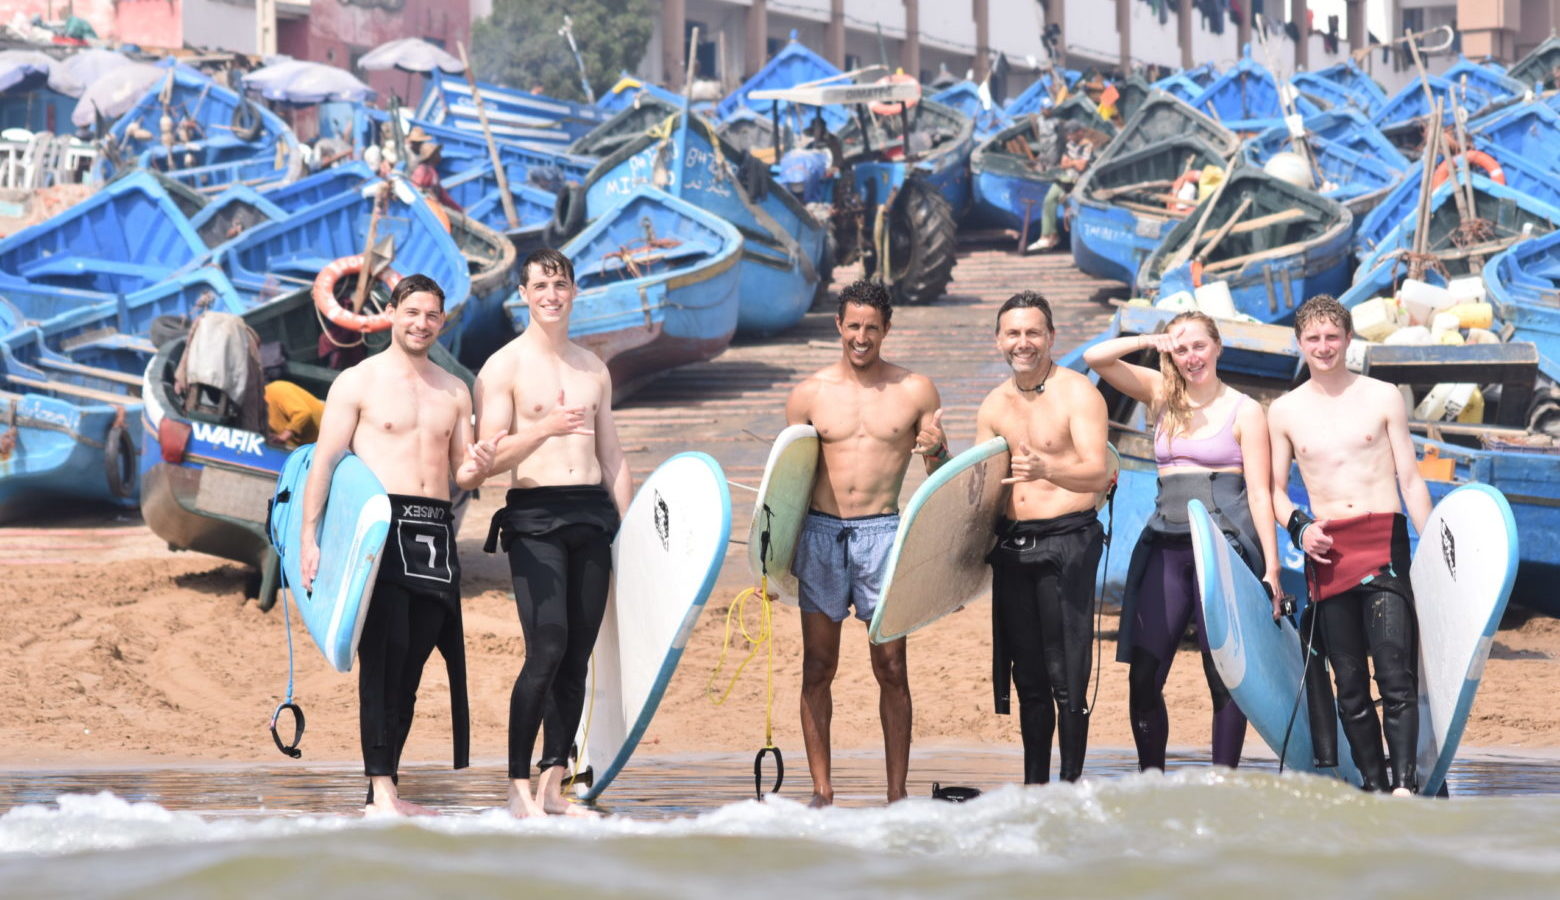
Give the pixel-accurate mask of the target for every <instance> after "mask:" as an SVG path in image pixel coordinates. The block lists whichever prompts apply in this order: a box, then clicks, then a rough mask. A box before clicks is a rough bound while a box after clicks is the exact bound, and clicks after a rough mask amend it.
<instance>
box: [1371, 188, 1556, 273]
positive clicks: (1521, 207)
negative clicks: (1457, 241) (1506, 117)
mask: <svg viewBox="0 0 1560 900" xmlns="http://www.w3.org/2000/svg"><path fill="white" fill-rule="evenodd" d="M1404 184H1405V186H1406V185H1407V181H1405V183H1404ZM1453 187H1454V183H1453V181H1452V180H1451V179H1447V181H1445V182H1444V183H1442V185H1441V186H1440V187H1438V188H1436V189H1435V191H1434V192H1433V193H1432V194H1431V195H1430V233H1431V235H1443V234H1450V233H1451V232H1452V231H1453V230H1454V229H1455V228H1456V226H1457V224H1458V223H1459V222H1461V221H1462V217H1461V214H1460V213H1459V211H1458V209H1457V205H1456V202H1455V199H1454V196H1453ZM1403 190H1404V188H1403V187H1400V188H1399V189H1398V190H1397V191H1394V192H1393V196H1391V197H1389V198H1388V199H1387V201H1386V202H1383V203H1382V205H1381V206H1380V207H1377V209H1376V210H1375V212H1373V213H1372V214H1371V222H1370V224H1371V226H1372V227H1373V228H1377V229H1379V228H1381V227H1387V226H1390V228H1389V230H1388V231H1387V233H1386V234H1385V235H1384V236H1383V237H1381V238H1380V240H1378V241H1377V242H1375V243H1374V244H1373V245H1371V246H1369V247H1362V248H1361V249H1360V250H1359V251H1357V253H1358V255H1359V256H1360V271H1362V272H1365V271H1369V270H1370V269H1371V268H1374V267H1375V265H1376V262H1377V261H1378V260H1381V259H1385V258H1387V257H1390V256H1395V255H1398V254H1401V253H1403V252H1404V251H1405V250H1406V249H1407V248H1408V247H1410V246H1411V245H1412V243H1413V238H1414V229H1415V227H1416V223H1417V222H1418V219H1419V213H1418V210H1417V209H1414V208H1412V207H1411V206H1410V205H1408V204H1406V203H1404V202H1403V198H1401V197H1399V196H1398V195H1399V193H1400V192H1402V191H1403ZM1417 191H1418V188H1417V185H1416V187H1415V194H1416V195H1417ZM1473 192H1474V208H1475V210H1476V211H1477V213H1478V216H1479V218H1481V219H1484V220H1486V221H1488V222H1489V223H1490V224H1491V225H1492V226H1493V227H1494V228H1495V231H1496V233H1497V234H1500V235H1509V236H1514V235H1517V234H1518V233H1521V232H1523V231H1526V233H1528V234H1530V235H1536V234H1547V233H1549V232H1550V231H1552V230H1554V228H1555V226H1556V225H1557V224H1560V206H1556V205H1553V204H1550V203H1546V202H1545V201H1544V200H1543V199H1541V198H1539V197H1535V196H1534V195H1533V194H1530V193H1528V192H1526V191H1522V190H1518V189H1516V188H1514V187H1511V186H1508V185H1504V184H1496V183H1495V182H1493V181H1491V180H1489V179H1488V178H1485V177H1484V176H1483V175H1480V174H1478V173H1474V175H1473ZM1388 203H1392V204H1393V208H1395V209H1398V210H1399V211H1400V212H1399V214H1398V217H1397V218H1396V219H1395V220H1393V219H1385V220H1382V219H1379V218H1378V216H1383V215H1387V214H1389V213H1387V212H1386V211H1387V210H1388V209H1389V208H1388V205H1387V204H1388ZM1360 237H1361V238H1362V239H1363V238H1364V237H1365V234H1364V232H1363V231H1362V232H1361V235H1360ZM1434 249H1436V248H1435V247H1434V246H1432V251H1433V250H1434ZM1443 265H1449V266H1451V267H1452V274H1453V275H1454V276H1455V275H1457V274H1460V273H1461V271H1462V270H1463V269H1462V267H1465V266H1466V261H1457V260H1454V261H1451V262H1449V263H1443Z"/></svg>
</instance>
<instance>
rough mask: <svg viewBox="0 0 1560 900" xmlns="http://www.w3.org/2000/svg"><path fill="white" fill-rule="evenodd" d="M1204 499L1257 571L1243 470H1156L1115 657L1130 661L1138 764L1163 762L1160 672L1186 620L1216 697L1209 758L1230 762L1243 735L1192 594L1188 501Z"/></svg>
mask: <svg viewBox="0 0 1560 900" xmlns="http://www.w3.org/2000/svg"><path fill="white" fill-rule="evenodd" d="M1194 499H1195V500H1201V501H1202V503H1203V505H1204V506H1205V507H1207V509H1208V513H1209V515H1210V517H1211V518H1212V519H1213V522H1214V525H1216V526H1217V527H1218V529H1219V531H1221V532H1222V533H1223V534H1224V536H1225V538H1227V539H1228V540H1229V542H1230V543H1231V544H1232V545H1233V546H1234V547H1235V551H1236V552H1237V553H1239V554H1240V557H1241V559H1242V560H1243V561H1244V562H1245V563H1246V566H1247V567H1248V568H1250V569H1251V571H1252V572H1253V573H1254V574H1256V575H1257V576H1258V577H1260V576H1261V574H1262V550H1261V545H1260V544H1259V543H1258V542H1257V529H1256V526H1255V525H1254V524H1252V520H1251V506H1250V504H1249V502H1248V501H1247V498H1246V476H1245V475H1243V474H1242V473H1240V472H1181V473H1174V474H1167V475H1161V476H1160V477H1159V495H1158V497H1157V498H1155V501H1154V514H1153V515H1152V516H1150V517H1149V520H1148V523H1147V524H1146V525H1144V526H1143V534H1142V535H1141V536H1140V537H1139V538H1138V542H1137V546H1136V547H1134V548H1133V549H1132V561H1131V563H1130V564H1129V565H1128V567H1127V581H1126V585H1125V590H1124V593H1123V596H1122V602H1121V631H1120V633H1119V636H1118V638H1117V644H1116V661H1117V662H1124V663H1130V664H1131V669H1130V670H1129V675H1128V676H1127V678H1128V691H1129V693H1128V702H1127V706H1128V710H1129V712H1130V714H1131V716H1132V739H1133V741H1134V742H1135V743H1136V744H1137V751H1138V767H1139V768H1140V769H1163V768H1164V767H1165V745H1166V744H1167V743H1168V742H1169V740H1170V718H1169V714H1168V713H1167V712H1166V710H1165V695H1164V687H1165V679H1167V678H1168V677H1169V676H1170V666H1171V664H1172V663H1173V662H1175V651H1176V647H1177V646H1178V645H1179V644H1180V643H1181V637H1182V636H1183V635H1184V634H1185V633H1186V625H1187V623H1188V622H1189V621H1195V622H1196V623H1197V643H1198V647H1199V648H1200V649H1201V650H1202V660H1203V675H1204V677H1205V678H1206V679H1207V681H1208V693H1209V695H1210V696H1211V697H1212V700H1213V742H1212V743H1213V762H1214V764H1215V765H1221V766H1235V765H1238V764H1239V763H1240V752H1241V748H1242V746H1243V745H1244V744H1245V739H1246V716H1245V714H1244V713H1242V712H1241V711H1240V707H1239V706H1237V705H1236V704H1235V701H1234V700H1233V699H1232V698H1231V697H1230V692H1229V690H1228V689H1226V688H1225V686H1224V680H1223V679H1221V678H1220V677H1219V673H1218V670H1216V669H1215V668H1214V666H1213V655H1212V653H1211V652H1210V650H1209V647H1208V635H1207V627H1206V626H1205V625H1204V623H1203V611H1202V599H1201V597H1200V596H1199V595H1198V593H1197V568H1196V561H1195V559H1194V557H1193V554H1192V532H1191V522H1190V520H1189V519H1188V518H1187V514H1186V504H1187V502H1188V501H1190V500H1194Z"/></svg>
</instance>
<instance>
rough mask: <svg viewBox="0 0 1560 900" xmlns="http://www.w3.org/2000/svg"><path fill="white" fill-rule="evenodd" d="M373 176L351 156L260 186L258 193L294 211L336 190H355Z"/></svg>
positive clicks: (339, 191)
mask: <svg viewBox="0 0 1560 900" xmlns="http://www.w3.org/2000/svg"><path fill="white" fill-rule="evenodd" d="M374 177H375V176H374V173H373V171H372V170H370V169H369V168H368V164H367V163H364V162H361V161H358V160H353V161H351V162H344V163H340V164H338V165H334V166H331V167H330V168H328V169H322V170H320V171H318V172H315V173H314V174H313V175H307V176H304V177H303V178H300V179H298V180H297V181H294V182H291V183H288V184H280V185H273V186H270V187H267V188H262V189H261V190H260V195H261V196H262V197H264V198H265V199H267V200H269V201H271V202H272V203H274V204H275V205H277V206H278V207H280V208H281V209H283V210H285V211H286V212H288V213H295V212H297V211H299V210H301V209H304V208H306V207H310V206H313V205H314V204H316V203H320V202H322V201H325V200H328V199H330V198H331V197H334V196H336V195H337V194H342V193H346V192H347V191H355V190H357V189H358V188H361V187H362V186H363V185H364V184H366V183H367V182H368V181H369V179H371V178H374Z"/></svg>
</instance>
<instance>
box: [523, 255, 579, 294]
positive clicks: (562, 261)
mask: <svg viewBox="0 0 1560 900" xmlns="http://www.w3.org/2000/svg"><path fill="white" fill-rule="evenodd" d="M532 266H536V267H537V268H539V269H541V270H542V274H543V275H558V274H562V275H566V276H568V279H569V283H570V284H573V283H574V263H572V262H570V261H569V258H568V257H567V256H564V255H563V254H562V253H559V252H558V251H557V250H554V249H553V248H551V247H543V248H542V249H540V250H536V251H533V252H532V253H531V255H530V256H527V257H526V258H525V262H523V263H521V264H520V286H521V287H522V288H523V287H525V286H526V284H528V283H529V282H527V280H526V279H528V278H530V277H531V267H532Z"/></svg>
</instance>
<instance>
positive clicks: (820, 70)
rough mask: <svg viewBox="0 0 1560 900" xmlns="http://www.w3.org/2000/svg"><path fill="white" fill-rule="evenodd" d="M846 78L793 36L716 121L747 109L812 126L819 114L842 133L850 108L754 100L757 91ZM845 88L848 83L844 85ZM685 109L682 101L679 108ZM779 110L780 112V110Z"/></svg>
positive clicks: (729, 99)
mask: <svg viewBox="0 0 1560 900" xmlns="http://www.w3.org/2000/svg"><path fill="white" fill-rule="evenodd" d="M840 74H842V73H841V71H840V69H839V67H838V66H836V65H834V64H833V63H831V62H829V61H828V60H826V59H824V58H823V57H822V56H819V55H818V54H817V53H815V52H813V51H812V50H809V49H808V48H807V47H806V46H804V45H803V44H802V43H801V42H799V41H797V40H796V35H795V34H794V33H793V34H792V35H791V40H790V41H789V42H787V43H786V45H785V46H784V47H781V48H780V50H779V51H778V52H777V53H775V55H774V56H773V57H772V58H770V60H769V62H767V63H765V64H764V66H763V68H761V69H759V70H758V71H757V72H754V73H753V76H752V77H751V78H749V79H748V80H747V81H744V82H743V83H742V86H741V87H739V88H737V89H736V90H735V91H732V92H731V93H730V94H727V95H726V97H725V99H723V100H721V101H720V103H719V104H717V105H716V107H715V120H716V121H718V122H725V121H727V120H729V119H730V118H731V117H733V116H734V115H736V114H737V112H738V111H739V110H742V109H744V108H746V109H750V110H752V111H753V112H754V113H756V114H757V115H759V116H761V117H763V118H765V119H768V118H771V117H772V116H774V115H776V114H778V115H779V117H780V120H781V121H782V122H785V121H786V120H787V119H789V118H790V117H791V116H792V115H793V112H794V114H795V115H796V116H798V117H799V119H800V121H801V123H802V124H803V125H805V124H806V123H808V122H811V121H812V119H813V116H814V114H815V113H822V115H823V121H824V122H825V123H826V124H827V125H828V126H829V130H830V131H839V130H840V129H841V128H843V127H844V126H845V123H846V122H848V121H850V117H851V113H850V108H849V107H845V106H821V107H820V106H802V105H798V104H792V103H787V102H785V101H782V100H754V99H752V98H751V97H750V96H748V95H750V94H752V93H753V92H754V91H771V90H783V89H785V88H793V87H796V86H797V85H799V84H806V83H808V82H812V81H819V80H821V79H824V78H834V77H836V76H838V75H840ZM840 83H841V84H844V83H846V82H844V81H841V82H840ZM681 105H682V103H681V101H680V100H679V101H678V106H679V107H680V106H681ZM776 107H778V109H776Z"/></svg>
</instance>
